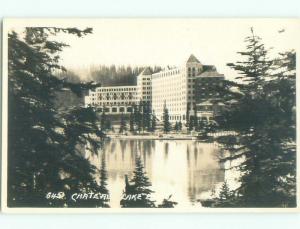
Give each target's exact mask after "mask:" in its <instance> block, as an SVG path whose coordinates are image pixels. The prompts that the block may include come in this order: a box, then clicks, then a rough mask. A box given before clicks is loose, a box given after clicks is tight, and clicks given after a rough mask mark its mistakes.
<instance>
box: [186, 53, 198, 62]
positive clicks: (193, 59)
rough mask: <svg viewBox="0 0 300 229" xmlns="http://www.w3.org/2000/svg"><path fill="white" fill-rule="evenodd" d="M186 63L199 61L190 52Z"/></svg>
mask: <svg viewBox="0 0 300 229" xmlns="http://www.w3.org/2000/svg"><path fill="white" fill-rule="evenodd" d="M187 63H200V61H199V60H198V59H197V58H196V57H195V56H194V55H193V54H192V55H190V57H189V59H188V60H187Z"/></svg>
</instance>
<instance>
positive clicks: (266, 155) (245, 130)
mask: <svg viewBox="0 0 300 229" xmlns="http://www.w3.org/2000/svg"><path fill="white" fill-rule="evenodd" d="M251 33H252V34H251V36H249V37H247V38H246V42H247V48H246V51H245V52H240V54H241V55H242V56H243V57H244V59H246V60H244V61H238V62H237V63H236V64H229V66H231V67H232V68H234V69H235V70H237V71H239V72H240V73H241V77H239V79H240V80H242V81H244V84H242V85H240V86H239V88H240V91H242V96H240V97H239V98H237V99H236V103H235V104H234V106H231V107H230V109H228V110H227V111H226V112H225V114H224V116H225V118H224V120H226V122H225V123H224V124H223V125H221V126H220V128H223V129H227V130H233V131H235V132H236V133H237V136H236V138H237V139H238V145H239V147H238V148H234V149H232V150H231V151H230V152H231V155H230V156H227V157H225V158H224V161H226V160H234V159H237V158H241V159H242V161H243V162H242V163H241V164H240V165H239V166H237V168H238V169H239V171H240V172H241V173H242V174H243V175H242V176H241V177H240V179H239V182H240V183H241V186H240V187H239V188H238V189H236V190H234V191H235V192H236V195H235V196H236V198H235V201H236V202H235V203H236V204H237V206H239V207H286V206H289V207H294V206H295V205H296V191H295V190H296V182H295V181H296V144H295V142H296V138H295V133H296V131H295V120H294V118H293V117H294V108H295V104H296V102H295V95H296V93H295V79H296V74H295V69H296V65H295V52H294V51H290V52H287V53H285V54H281V55H280V57H279V58H276V59H275V60H269V59H268V52H267V50H266V48H265V46H264V44H263V43H262V42H261V39H260V38H259V37H258V36H256V35H254V32H253V29H251ZM226 102H227V101H225V103H226Z"/></svg>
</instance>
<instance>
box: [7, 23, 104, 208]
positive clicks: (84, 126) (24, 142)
mask: <svg viewBox="0 0 300 229" xmlns="http://www.w3.org/2000/svg"><path fill="white" fill-rule="evenodd" d="M59 32H63V33H69V34H75V35H77V36H79V37H81V36H83V35H85V34H88V33H90V32H91V29H86V30H83V31H81V30H78V29H76V28H54V27H34V28H31V27H27V28H26V30H25V36H24V37H20V35H18V34H17V33H16V32H13V31H12V32H10V33H9V34H8V80H9V83H8V87H9V88H8V98H9V107H8V112H9V114H10V115H9V118H8V136H9V138H8V190H7V192H8V206H10V207H29V206H30V207H33V206H35V207H57V206H71V205H72V203H70V200H69V198H67V197H64V198H63V199H60V200H53V199H50V198H46V194H47V193H48V192H53V193H57V192H65V193H66V195H68V194H69V193H70V190H72V192H82V191H87V192H88V191H94V192H97V191H98V189H99V187H98V185H97V183H96V181H95V179H94V176H95V173H96V168H95V166H92V165H91V164H90V162H89V161H88V160H87V159H86V158H85V157H84V156H83V152H82V147H80V146H82V145H86V146H88V150H89V151H90V152H91V153H97V152H98V150H99V149H100V147H101V142H102V141H101V139H102V137H103V134H102V132H101V131H100V130H99V129H98V127H97V121H98V119H97V116H96V113H95V112H94V110H93V109H92V108H90V107H88V108H84V107H75V108H70V109H69V110H67V111H65V112H64V113H60V112H59V111H58V110H57V109H55V106H54V98H55V94H56V93H57V92H58V91H60V90H61V89H64V88H69V89H71V90H72V91H73V92H74V93H75V94H76V95H78V96H82V95H83V91H84V90H86V89H93V87H97V85H94V86H92V84H91V83H87V84H80V83H72V82H67V81H65V80H62V79H58V78H57V77H56V76H55V75H54V73H55V72H57V71H59V70H64V68H63V67H62V66H60V65H59V52H60V51H61V50H62V49H63V48H64V47H66V46H67V45H66V44H63V43H60V42H57V41H52V40H50V39H49V37H50V36H55V35H56V34H57V33H59ZM91 136H95V137H96V138H92V137H91ZM78 206H95V207H96V206H98V203H97V202H86V203H82V205H79V204H77V205H74V207H78Z"/></svg>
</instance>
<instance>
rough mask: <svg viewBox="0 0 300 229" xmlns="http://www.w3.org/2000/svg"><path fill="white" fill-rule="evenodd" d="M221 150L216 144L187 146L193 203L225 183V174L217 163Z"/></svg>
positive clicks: (190, 191) (190, 192)
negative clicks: (201, 195) (204, 193)
mask: <svg viewBox="0 0 300 229" xmlns="http://www.w3.org/2000/svg"><path fill="white" fill-rule="evenodd" d="M219 151H220V149H218V148H216V147H214V144H206V145H203V147H201V148H200V147H197V142H194V144H191V145H188V146H187V151H186V156H187V163H188V165H187V168H188V183H189V184H188V194H189V197H190V200H191V202H195V201H196V200H197V199H198V198H199V197H198V196H197V195H198V194H200V193H203V192H211V191H212V190H213V189H214V187H215V184H217V183H220V182H223V181H224V177H225V172H224V170H223V166H222V165H221V164H219V163H218V162H217V161H218V159H217V156H218V155H219Z"/></svg>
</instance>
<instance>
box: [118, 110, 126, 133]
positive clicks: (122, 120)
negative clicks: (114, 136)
mask: <svg viewBox="0 0 300 229" xmlns="http://www.w3.org/2000/svg"><path fill="white" fill-rule="evenodd" d="M126 129H127V128H126V120H125V117H124V114H123V113H122V114H121V122H120V129H119V133H123V132H124V131H126Z"/></svg>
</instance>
